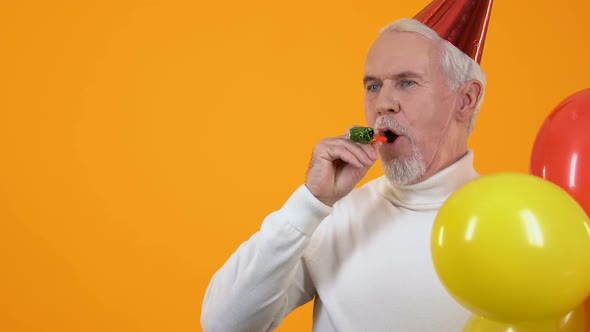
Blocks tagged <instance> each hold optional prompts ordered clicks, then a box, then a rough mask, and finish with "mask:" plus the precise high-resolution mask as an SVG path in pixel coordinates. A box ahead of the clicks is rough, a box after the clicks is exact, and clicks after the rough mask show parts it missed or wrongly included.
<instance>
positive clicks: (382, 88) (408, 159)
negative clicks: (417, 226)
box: [364, 31, 458, 184]
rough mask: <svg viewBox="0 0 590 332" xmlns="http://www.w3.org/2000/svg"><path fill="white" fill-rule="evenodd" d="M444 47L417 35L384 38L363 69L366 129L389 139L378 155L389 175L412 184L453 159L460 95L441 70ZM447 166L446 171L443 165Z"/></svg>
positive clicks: (394, 33)
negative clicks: (456, 113)
mask: <svg viewBox="0 0 590 332" xmlns="http://www.w3.org/2000/svg"><path fill="white" fill-rule="evenodd" d="M440 48H441V46H440V44H439V43H437V42H436V41H433V40H430V39H427V38H425V37H423V36H421V35H419V34H417V33H413V32H397V31H386V32H383V33H382V34H381V35H380V36H379V38H378V39H377V40H376V41H375V43H374V44H373V45H372V47H371V49H370V50H369V53H368V56H367V61H366V65H365V78H364V86H365V112H366V120H367V123H368V124H369V125H370V126H372V127H374V128H375V130H376V132H377V133H378V134H385V135H386V136H388V138H389V140H388V141H393V142H390V143H389V142H388V143H387V144H384V145H383V146H382V147H381V150H380V154H381V159H382V161H383V165H384V167H385V173H386V175H387V176H388V177H389V178H390V179H393V180H395V181H396V182H398V183H400V184H411V183H416V182H419V181H420V180H422V179H423V178H426V177H429V176H430V175H432V174H434V173H436V171H438V169H440V168H442V165H444V164H446V163H447V162H448V161H447V160H444V159H445V158H452V157H453V156H450V154H451V151H446V150H447V149H451V150H452V149H453V148H454V147H453V144H454V145H456V143H454V142H451V138H449V137H454V136H453V135H452V134H453V133H452V131H454V130H457V129H458V128H457V126H454V125H452V124H451V123H452V119H451V115H452V112H453V110H454V108H455V107H456V104H457V94H456V93H454V92H453V91H452V90H451V89H450V88H449V86H448V79H447V76H446V73H445V72H444V70H443V69H442V67H441V64H440V55H439V54H440ZM445 166H447V165H445Z"/></svg>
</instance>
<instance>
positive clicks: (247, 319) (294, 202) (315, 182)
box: [201, 134, 381, 332]
mask: <svg viewBox="0 0 590 332" xmlns="http://www.w3.org/2000/svg"><path fill="white" fill-rule="evenodd" d="M380 146H381V142H376V143H375V144H357V143H354V142H352V141H351V140H350V139H349V138H348V134H345V135H342V136H340V137H334V138H327V139H324V140H322V141H321V142H320V143H318V145H317V146H316V147H315V149H314V152H313V155H312V158H311V163H310V166H309V169H308V171H307V179H306V183H305V186H301V187H300V188H299V189H298V190H297V191H296V192H295V193H293V195H292V196H291V197H290V198H289V200H288V201H287V203H286V204H285V205H284V206H283V207H282V208H281V209H280V210H279V211H276V212H274V213H272V214H270V215H269V216H268V217H266V219H265V220H264V222H263V224H262V227H261V229H260V231H259V232H257V233H256V234H254V235H253V236H252V237H251V238H250V240H248V241H247V242H245V243H244V244H242V246H240V248H238V250H237V251H236V253H234V255H232V257H231V258H230V259H229V260H228V261H227V262H226V264H225V265H224V266H223V267H222V268H221V269H220V270H219V271H218V272H217V273H216V274H215V276H214V278H213V280H212V281H211V284H210V285H209V288H208V290H207V293H206V295H205V300H204V303H203V311H202V316H201V324H202V326H203V329H204V330H205V331H206V332H209V331H224V332H225V331H271V330H273V329H274V328H275V327H277V326H278V325H279V324H280V322H281V321H282V319H283V317H285V316H286V315H287V314H288V313H289V312H291V311H292V310H293V309H295V308H296V307H298V306H300V305H302V304H303V303H305V302H308V301H310V300H311V299H312V297H313V294H314V293H315V288H314V286H313V284H312V282H311V278H310V277H309V274H308V273H307V271H306V267H305V261H304V260H303V259H302V257H303V254H304V252H305V250H306V248H307V246H308V244H309V242H310V237H311V235H312V234H313V232H314V231H315V229H316V228H317V226H318V225H319V224H320V222H321V221H322V220H323V219H324V218H325V217H326V216H327V215H328V214H329V213H330V212H331V210H332V206H333V205H334V203H336V202H337V201H338V200H339V199H340V198H342V197H344V196H346V195H348V193H350V191H352V189H353V188H354V186H355V185H356V184H357V183H358V182H359V181H360V180H361V179H362V178H363V177H364V176H365V175H366V174H367V171H368V170H369V168H370V167H371V166H372V165H373V164H374V163H375V161H376V160H377V156H378V153H377V151H378V150H379V147H380ZM312 254H313V253H312Z"/></svg>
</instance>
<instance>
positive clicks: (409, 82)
mask: <svg viewBox="0 0 590 332" xmlns="http://www.w3.org/2000/svg"><path fill="white" fill-rule="evenodd" d="M414 84H416V81H412V80H403V81H401V85H402V86H403V87H406V88H407V87H411V86H413V85H414Z"/></svg>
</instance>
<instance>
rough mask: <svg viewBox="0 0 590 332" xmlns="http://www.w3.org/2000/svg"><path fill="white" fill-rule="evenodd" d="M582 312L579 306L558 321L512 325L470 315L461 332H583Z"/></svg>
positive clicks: (548, 320) (525, 322)
mask: <svg viewBox="0 0 590 332" xmlns="http://www.w3.org/2000/svg"><path fill="white" fill-rule="evenodd" d="M584 312H585V311H584V307H583V306H579V307H578V308H577V309H576V310H574V311H572V312H570V313H568V314H566V315H565V316H563V317H562V318H559V319H545V320H538V321H528V322H527V321H521V322H514V323H505V322H498V321H494V320H491V319H487V318H485V317H481V316H478V315H472V316H471V318H469V320H468V321H467V324H465V328H464V329H463V332H585V326H586V325H585V322H586V320H585V318H584Z"/></svg>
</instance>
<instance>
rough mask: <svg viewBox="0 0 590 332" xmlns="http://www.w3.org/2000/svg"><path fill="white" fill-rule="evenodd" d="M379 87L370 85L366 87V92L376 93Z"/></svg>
mask: <svg viewBox="0 0 590 332" xmlns="http://www.w3.org/2000/svg"><path fill="white" fill-rule="evenodd" d="M380 88H381V87H380V86H379V85H377V84H371V85H369V86H368V87H367V91H369V92H377V91H379V89H380Z"/></svg>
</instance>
